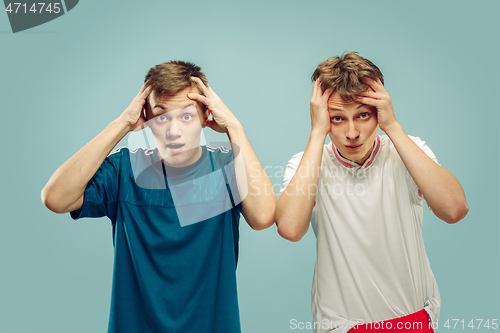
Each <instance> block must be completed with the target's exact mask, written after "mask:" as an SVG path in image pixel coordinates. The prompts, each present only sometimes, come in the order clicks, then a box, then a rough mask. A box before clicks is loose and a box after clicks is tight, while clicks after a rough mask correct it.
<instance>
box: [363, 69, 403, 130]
mask: <svg viewBox="0 0 500 333" xmlns="http://www.w3.org/2000/svg"><path fill="white" fill-rule="evenodd" d="M361 81H363V83H365V84H366V85H368V86H369V87H370V88H371V89H370V90H367V91H364V92H362V93H359V94H358V95H357V96H353V97H354V99H355V100H356V101H357V102H359V103H362V104H366V105H370V106H373V107H375V108H376V109H377V120H378V125H379V127H380V129H381V130H382V131H384V132H386V133H387V131H388V130H390V129H391V128H392V127H394V126H395V125H397V123H398V122H397V120H396V116H395V115H394V109H393V108H392V102H391V96H389V93H388V92H387V91H386V90H385V88H384V85H383V84H382V82H381V81H380V79H379V78H377V79H376V80H374V79H371V78H369V77H363V78H361Z"/></svg>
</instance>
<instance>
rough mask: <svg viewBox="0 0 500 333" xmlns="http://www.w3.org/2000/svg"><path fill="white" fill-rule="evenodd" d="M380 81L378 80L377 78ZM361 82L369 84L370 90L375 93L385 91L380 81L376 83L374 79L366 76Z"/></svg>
mask: <svg viewBox="0 0 500 333" xmlns="http://www.w3.org/2000/svg"><path fill="white" fill-rule="evenodd" d="M377 80H378V78H377ZM361 81H363V83H365V84H367V85H368V86H369V87H370V88H372V90H373V91H374V92H379V91H384V90H385V89H384V86H383V85H382V83H381V82H380V81H378V82H377V81H375V80H374V79H372V78H371V77H368V76H365V77H362V78H361Z"/></svg>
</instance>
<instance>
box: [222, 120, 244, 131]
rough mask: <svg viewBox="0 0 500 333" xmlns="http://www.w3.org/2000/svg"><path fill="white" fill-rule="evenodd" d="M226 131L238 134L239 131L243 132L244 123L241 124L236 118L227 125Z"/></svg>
mask: <svg viewBox="0 0 500 333" xmlns="http://www.w3.org/2000/svg"><path fill="white" fill-rule="evenodd" d="M226 131H227V133H228V134H231V133H233V134H236V133H238V132H242V131H243V125H241V123H240V122H239V121H237V120H235V121H233V122H232V123H229V124H228V125H227V126H226Z"/></svg>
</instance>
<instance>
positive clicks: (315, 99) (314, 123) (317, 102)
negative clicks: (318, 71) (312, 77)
mask: <svg viewBox="0 0 500 333" xmlns="http://www.w3.org/2000/svg"><path fill="white" fill-rule="evenodd" d="M332 92H333V88H328V89H326V90H325V91H324V92H323V91H322V90H321V81H320V80H319V79H317V80H316V81H314V85H313V89H312V96H311V104H310V105H311V132H315V133H318V134H321V135H322V136H324V137H326V136H327V134H328V133H329V132H330V116H329V115H328V106H327V104H328V99H329V98H330V95H331V94H332Z"/></svg>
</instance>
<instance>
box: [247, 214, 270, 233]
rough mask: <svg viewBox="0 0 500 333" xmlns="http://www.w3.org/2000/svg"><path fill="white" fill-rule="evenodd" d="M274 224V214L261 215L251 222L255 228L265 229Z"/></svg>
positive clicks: (251, 225)
mask: <svg viewBox="0 0 500 333" xmlns="http://www.w3.org/2000/svg"><path fill="white" fill-rule="evenodd" d="M273 224H274V215H273V214H271V215H264V216H259V217H257V218H256V219H254V220H253V221H252V223H250V227H251V228H252V229H253V230H264V229H267V228H269V227H270V226H272V225H273Z"/></svg>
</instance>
